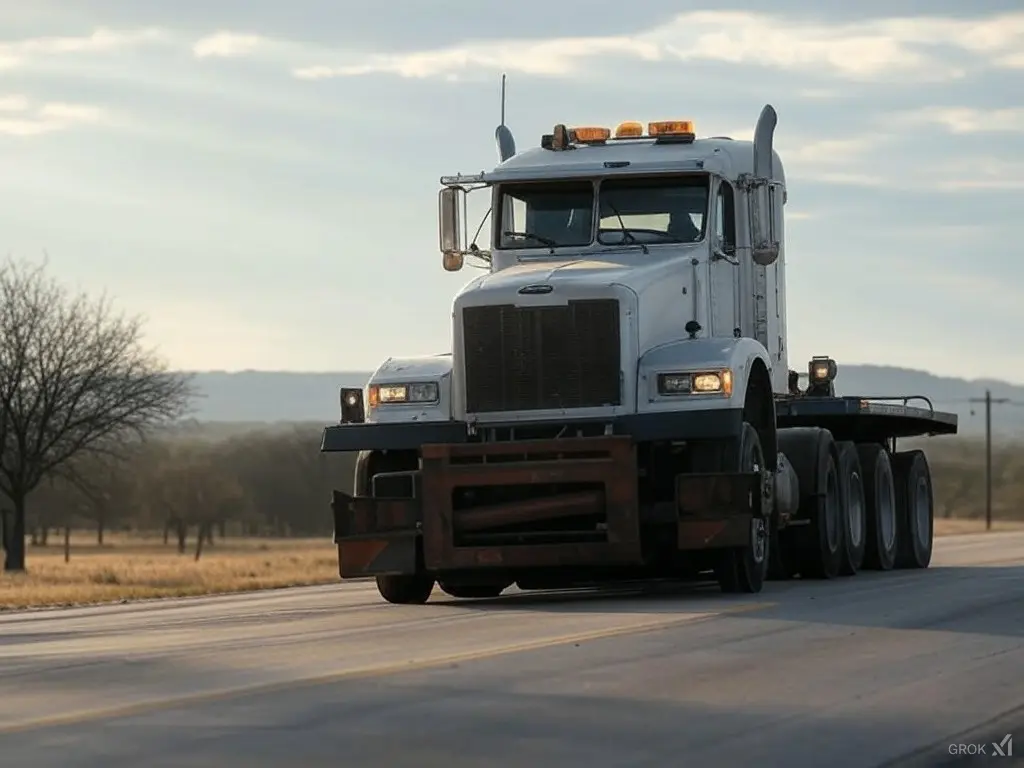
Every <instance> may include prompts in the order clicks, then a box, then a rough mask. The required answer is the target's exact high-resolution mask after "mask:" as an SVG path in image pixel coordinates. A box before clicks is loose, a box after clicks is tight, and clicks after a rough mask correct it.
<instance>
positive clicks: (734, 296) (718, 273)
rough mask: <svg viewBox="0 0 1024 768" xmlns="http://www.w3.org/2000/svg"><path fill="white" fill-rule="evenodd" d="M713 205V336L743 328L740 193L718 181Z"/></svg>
mask: <svg viewBox="0 0 1024 768" xmlns="http://www.w3.org/2000/svg"><path fill="white" fill-rule="evenodd" d="M713 201H714V202H713V205H712V219H711V223H712V226H711V227H710V235H711V260H710V263H709V265H708V282H709V284H710V313H711V335H712V336H715V337H728V336H732V335H733V332H734V330H735V329H737V328H739V327H740V318H739V299H738V293H739V281H740V272H739V266H738V262H737V259H736V195H735V191H734V190H733V188H732V185H731V184H730V183H729V182H727V181H725V180H720V181H719V182H718V188H717V191H716V192H715V196H714V198H713Z"/></svg>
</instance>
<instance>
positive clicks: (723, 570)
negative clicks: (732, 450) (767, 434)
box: [715, 423, 770, 594]
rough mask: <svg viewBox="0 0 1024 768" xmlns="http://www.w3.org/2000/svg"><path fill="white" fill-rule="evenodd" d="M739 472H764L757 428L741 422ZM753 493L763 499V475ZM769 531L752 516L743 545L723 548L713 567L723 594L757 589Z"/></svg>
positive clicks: (764, 569) (764, 572) (764, 570)
mask: <svg viewBox="0 0 1024 768" xmlns="http://www.w3.org/2000/svg"><path fill="white" fill-rule="evenodd" d="M739 471H740V472H757V473H759V474H761V473H763V471H764V453H763V452H762V450H761V439H760V438H759V437H758V434H757V430H756V429H754V428H753V427H752V426H751V425H750V424H746V423H745V424H744V425H743V432H742V434H741V435H740V465H739ZM756 492H757V493H760V494H761V498H762V501H763V499H764V477H763V474H762V479H761V482H760V483H759V484H758V490H757V491H756ZM769 540H770V537H769V531H768V526H767V520H765V519H764V518H758V517H755V518H754V519H753V520H752V521H751V524H750V535H749V539H748V542H747V544H746V546H743V547H735V548H731V549H727V550H725V551H724V552H723V553H722V556H721V559H720V560H719V562H718V564H717V565H716V566H715V579H716V580H717V581H718V585H719V587H721V589H722V591H723V592H726V593H747V594H753V593H757V592H760V591H761V589H762V588H763V587H764V582H765V578H766V577H767V575H768V544H769Z"/></svg>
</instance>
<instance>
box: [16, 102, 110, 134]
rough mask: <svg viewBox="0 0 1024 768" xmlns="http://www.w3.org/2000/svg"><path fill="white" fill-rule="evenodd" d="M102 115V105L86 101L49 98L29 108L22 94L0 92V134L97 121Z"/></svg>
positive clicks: (40, 131) (45, 130)
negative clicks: (64, 100) (7, 94)
mask: <svg viewBox="0 0 1024 768" xmlns="http://www.w3.org/2000/svg"><path fill="white" fill-rule="evenodd" d="M106 118H107V115H106V113H105V112H104V110H103V109H101V108H100V107H97V106H93V105H90V104H69V103H66V102H57V101H53V102H46V103H43V104H40V105H39V106H37V107H35V108H33V104H32V102H31V100H30V99H28V97H26V96H21V95H9V96H2V95H0V136H4V135H6V136H15V137H20V138H26V137H30V136H39V135H42V134H46V133H53V132H54V131H62V130H66V129H68V128H71V127H73V126H75V125H82V124H95V123H100V122H103V121H104V120H106Z"/></svg>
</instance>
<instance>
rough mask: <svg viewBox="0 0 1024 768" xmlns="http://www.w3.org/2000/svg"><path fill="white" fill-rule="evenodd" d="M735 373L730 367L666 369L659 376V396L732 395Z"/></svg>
mask: <svg viewBox="0 0 1024 768" xmlns="http://www.w3.org/2000/svg"><path fill="white" fill-rule="evenodd" d="M732 386H733V375H732V371H731V370H730V369H728V368H720V369H718V370H700V371H666V372H664V373H659V374H658V376H657V389H658V396H659V397H692V396H694V395H724V396H725V397H730V396H732Z"/></svg>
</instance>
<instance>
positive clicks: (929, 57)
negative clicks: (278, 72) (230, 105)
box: [292, 11, 1024, 82]
mask: <svg viewBox="0 0 1024 768" xmlns="http://www.w3.org/2000/svg"><path fill="white" fill-rule="evenodd" d="M1022 48H1024V13H1021V12H1017V13H1007V14H1002V15H999V16H989V17H985V18H942V17H914V18H888V19H875V20H870V21H864V22H856V23H843V24H832V25H830V24H825V23H822V22H807V21H804V20H802V19H800V18H796V17H790V18H787V17H784V16H782V15H767V14H759V13H748V12H744V11H698V12H692V13H683V14H680V15H678V16H676V17H675V18H674V19H673V20H672V21H671V22H669V23H667V24H665V25H662V26H659V27H655V28H652V29H649V30H647V31H645V32H642V33H640V34H636V35H630V36H599V37H562V38H555V39H547V40H543V39H542V40H536V39H530V40H488V41H480V42H472V41H468V42H465V43H463V44H460V45H457V46H453V47H448V48H438V49H433V50H425V51H416V52H411V53H395V54H377V55H370V56H369V57H366V56H361V55H357V54H355V53H354V52H349V53H348V54H347V55H346V54H344V53H343V54H342V55H341V56H340V59H336V60H335V61H334V62H325V61H322V60H321V61H310V62H308V63H305V64H303V65H300V66H295V67H294V68H293V70H292V72H293V74H294V76H295V77H297V78H300V79H305V80H319V79H325V78H331V77H355V76H361V75H371V74H390V75H396V76H399V77H404V78H451V77H453V76H462V75H467V74H474V75H475V74H477V73H479V74H480V75H482V76H487V77H490V76H491V73H492V72H494V71H510V72H511V71H514V72H521V73H524V74H529V75H538V76H547V77H567V76H573V75H578V74H580V73H581V72H583V71H584V70H585V69H588V68H589V69H592V67H591V66H590V65H591V63H592V60H593V59H600V58H605V59H608V58H616V59H621V58H632V59H636V60H641V61H715V62H725V63H731V64H748V65H754V66H768V67H773V68H776V69H781V70H788V71H803V72H810V73H825V74H829V73H830V74H833V75H836V76H838V77H841V78H844V79H847V80H859V81H883V82H884V81H893V80H896V79H903V80H909V81H917V82H927V81H947V80H950V79H956V78H960V77H963V76H964V75H965V74H966V72H967V71H968V70H969V69H970V68H972V67H1017V66H1024V61H1022V59H1024V54H1021V53H1020V51H1021V49H1022ZM585 62H586V63H587V64H588V66H587V67H584V63H585Z"/></svg>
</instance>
